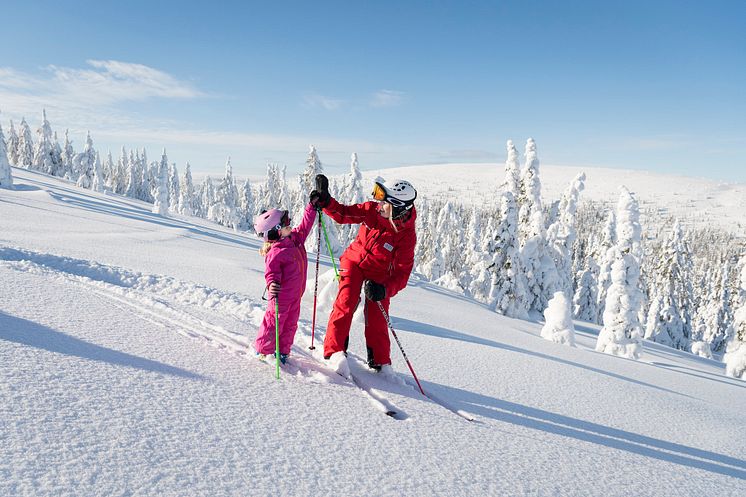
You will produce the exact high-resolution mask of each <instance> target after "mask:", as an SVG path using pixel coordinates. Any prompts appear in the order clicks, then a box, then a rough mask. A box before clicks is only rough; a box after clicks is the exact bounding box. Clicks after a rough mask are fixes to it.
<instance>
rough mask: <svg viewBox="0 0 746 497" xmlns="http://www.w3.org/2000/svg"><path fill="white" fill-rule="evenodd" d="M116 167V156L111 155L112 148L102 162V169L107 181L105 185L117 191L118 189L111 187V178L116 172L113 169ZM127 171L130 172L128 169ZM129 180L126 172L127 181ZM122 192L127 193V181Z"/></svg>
mask: <svg viewBox="0 0 746 497" xmlns="http://www.w3.org/2000/svg"><path fill="white" fill-rule="evenodd" d="M115 167H116V164H114V158H113V157H112V156H111V150H107V151H106V158H105V159H104V162H103V163H102V164H101V171H102V174H103V175H104V181H105V183H104V187H105V188H108V189H109V190H110V191H112V192H115V193H116V190H114V189H113V188H112V187H111V180H110V177H111V175H112V174H114V173H113V171H114V168H115ZM127 173H129V171H127ZM127 180H128V175H127V174H125V181H127ZM121 193H123V194H125V195H126V194H127V183H125V186H124V189H123V190H122V191H121Z"/></svg>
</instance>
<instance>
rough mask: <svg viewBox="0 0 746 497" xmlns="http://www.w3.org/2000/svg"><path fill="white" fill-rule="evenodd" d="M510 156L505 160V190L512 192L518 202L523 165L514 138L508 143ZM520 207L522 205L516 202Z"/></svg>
mask: <svg viewBox="0 0 746 497" xmlns="http://www.w3.org/2000/svg"><path fill="white" fill-rule="evenodd" d="M507 150H508V157H507V159H506V160H505V182H504V183H503V191H506V192H510V193H511V194H512V195H513V198H514V199H515V200H516V202H518V199H519V197H520V195H521V166H520V162H519V159H518V150H517V149H516V148H515V145H513V140H508V143H507ZM516 207H517V208H518V209H520V205H518V204H516Z"/></svg>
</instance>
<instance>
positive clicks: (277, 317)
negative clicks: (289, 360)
mask: <svg viewBox="0 0 746 497" xmlns="http://www.w3.org/2000/svg"><path fill="white" fill-rule="evenodd" d="M275 376H276V377H277V379H278V380H279V379H280V304H279V303H278V302H277V295H275Z"/></svg>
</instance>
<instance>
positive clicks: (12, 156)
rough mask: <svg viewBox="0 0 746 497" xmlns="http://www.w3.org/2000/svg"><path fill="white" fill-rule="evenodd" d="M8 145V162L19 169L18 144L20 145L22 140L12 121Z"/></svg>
mask: <svg viewBox="0 0 746 497" xmlns="http://www.w3.org/2000/svg"><path fill="white" fill-rule="evenodd" d="M6 143H7V149H6V150H7V153H8V161H9V162H10V164H11V165H13V166H16V167H19V165H20V164H19V162H18V150H19V148H18V144H19V143H20V138H19V137H18V133H16V129H15V127H14V126H13V121H12V120H11V121H10V130H9V131H8V141H7V142H6Z"/></svg>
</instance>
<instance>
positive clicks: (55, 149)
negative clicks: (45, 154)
mask: <svg viewBox="0 0 746 497" xmlns="http://www.w3.org/2000/svg"><path fill="white" fill-rule="evenodd" d="M53 136H54V138H53V139H52V152H51V155H52V164H54V165H55V170H54V172H53V173H52V174H54V175H55V176H58V177H63V176H65V167H64V164H63V163H62V147H61V146H60V141H59V139H58V138H57V132H56V131H55V132H54V134H53Z"/></svg>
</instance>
